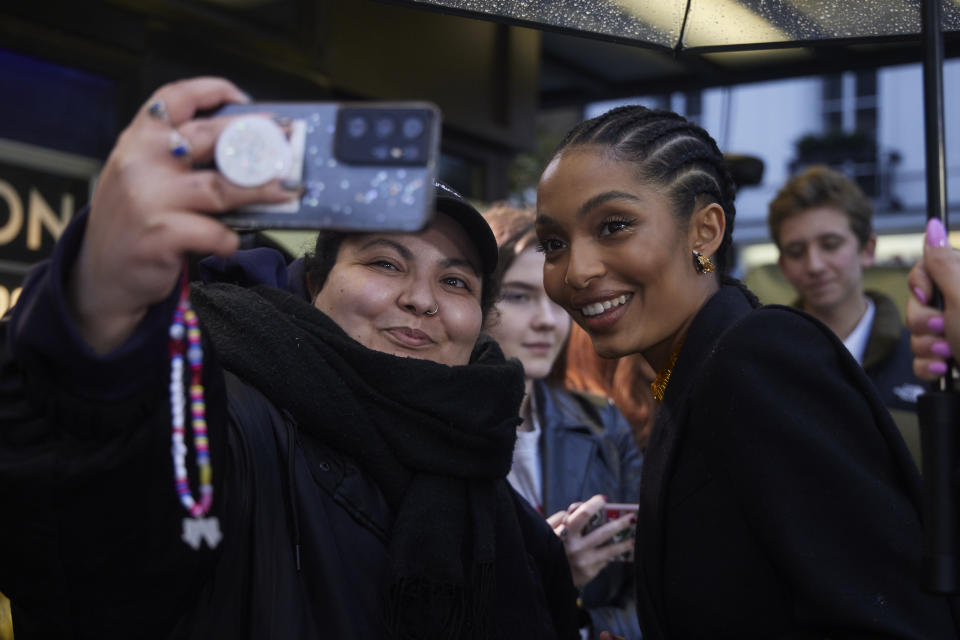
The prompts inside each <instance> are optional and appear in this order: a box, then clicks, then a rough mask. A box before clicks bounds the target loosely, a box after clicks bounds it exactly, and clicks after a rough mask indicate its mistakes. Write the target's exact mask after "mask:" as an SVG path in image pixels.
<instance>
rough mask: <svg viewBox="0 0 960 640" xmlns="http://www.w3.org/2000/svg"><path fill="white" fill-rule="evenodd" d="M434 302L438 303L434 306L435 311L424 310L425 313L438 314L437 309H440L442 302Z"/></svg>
mask: <svg viewBox="0 0 960 640" xmlns="http://www.w3.org/2000/svg"><path fill="white" fill-rule="evenodd" d="M433 304H435V305H436V306H435V307H434V308H433V311H424V312H423V313H424V314H425V315H428V316H435V315H437V311H440V303H439V302H434V303H433Z"/></svg>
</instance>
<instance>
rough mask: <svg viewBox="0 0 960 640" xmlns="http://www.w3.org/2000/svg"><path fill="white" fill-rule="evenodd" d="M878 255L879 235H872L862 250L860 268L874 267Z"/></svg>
mask: <svg viewBox="0 0 960 640" xmlns="http://www.w3.org/2000/svg"><path fill="white" fill-rule="evenodd" d="M876 253H877V234H875V233H871V234H870V237H869V238H867V241H866V242H864V243H863V247H861V248H860V266H861V267H872V266H873V263H874V262H875V258H876Z"/></svg>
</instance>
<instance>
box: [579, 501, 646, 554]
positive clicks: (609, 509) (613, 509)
mask: <svg viewBox="0 0 960 640" xmlns="http://www.w3.org/2000/svg"><path fill="white" fill-rule="evenodd" d="M639 508H640V505H638V504H629V503H621V502H610V503H607V505H606V506H604V508H603V509H601V510H600V511H598V512H597V513H595V514H594V515H593V517H592V518H590V521H589V522H587V525H586V526H585V527H584V528H583V534H584V535H586V534H587V533H589V532H590V531H593V530H594V529H596V528H597V527H599V526H602V525H604V524H606V523H608V522H610V521H611V520H616V519H617V518H620V517H622V516H625V515H627V514H629V513H632V514H636V513H637V511H638V510H639ZM636 531H637V528H636V525H630V526H629V527H627V528H625V529H621V530H620V531H619V532H617V533H615V534H614V535H613V537H612V538H610V539H609V540H607V541H606V542H605V543H604V545H607V544H613V543H615V542H621V541H623V540H627V539H632V538H633V537H634V535H635V534H636ZM613 560H614V561H615V562H632V561H633V551H632V550H631V551H627V552H626V553H623V554H621V555H619V556H617V557H616V558H614V559H613Z"/></svg>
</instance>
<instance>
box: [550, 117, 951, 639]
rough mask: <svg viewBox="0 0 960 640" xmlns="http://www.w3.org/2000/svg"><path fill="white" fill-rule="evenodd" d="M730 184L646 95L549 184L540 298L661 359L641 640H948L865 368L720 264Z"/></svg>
mask: <svg viewBox="0 0 960 640" xmlns="http://www.w3.org/2000/svg"><path fill="white" fill-rule="evenodd" d="M733 199H734V188H733V185H732V182H731V180H730V179H729V176H728V173H727V171H726V168H725V167H724V164H723V159H722V156H721V154H720V151H719V150H718V149H717V146H716V143H715V142H714V141H713V139H712V138H711V137H710V136H709V135H708V134H707V133H706V132H705V131H703V130H702V129H701V128H699V127H697V126H695V125H693V124H691V123H689V122H687V121H686V120H685V119H683V118H682V117H680V116H678V115H676V114H673V113H670V112H664V111H652V110H648V109H645V108H643V107H622V108H618V109H614V110H612V111H610V112H608V113H606V114H604V115H602V116H600V117H597V118H594V119H592V120H588V121H586V122H584V123H581V124H580V125H578V126H577V127H576V128H574V129H573V130H572V131H571V132H570V133H569V134H568V136H567V138H566V139H565V141H564V142H563V143H562V144H561V146H560V149H559V150H558V152H557V153H556V155H555V156H554V157H553V159H552V161H551V162H550V164H549V165H548V167H547V168H546V170H545V171H544V173H543V176H542V177H541V180H540V185H539V190H538V203H537V235H538V237H539V239H540V242H541V245H542V247H543V249H544V251H545V264H544V287H545V289H546V291H547V294H548V295H549V296H550V298H551V299H553V300H554V301H555V302H557V303H558V304H560V305H561V306H562V307H563V308H564V309H566V311H567V312H568V313H569V314H570V315H571V316H572V317H573V319H574V320H575V321H576V322H577V323H578V324H579V325H580V326H581V327H583V328H584V329H585V330H586V331H587V333H589V334H590V337H591V340H592V341H593V345H594V348H595V349H596V351H597V353H598V354H600V355H601V356H603V357H607V358H616V357H621V356H625V355H628V354H632V353H641V354H642V355H643V356H644V358H646V359H647V361H648V362H649V363H650V364H651V366H652V367H653V369H654V370H655V371H657V378H656V380H655V381H654V383H653V385H652V388H653V393H654V397H655V399H656V400H657V402H658V403H659V407H658V409H657V412H656V421H655V426H654V428H653V432H652V433H651V436H650V441H649V445H648V448H647V451H646V454H645V460H644V469H643V479H642V483H641V495H640V515H639V522H638V525H637V544H636V576H637V595H638V605H637V608H638V612H639V616H640V623H641V626H642V628H643V635H644V638H645V639H646V640H655V639H659V638H745V637H751V638H753V637H756V638H785V637H832V638H842V637H879V636H884V637H900V638H955V637H956V630H955V627H954V621H953V619H952V617H951V611H950V607H949V604H948V601H947V599H946V598H942V597H937V596H932V595H929V594H927V593H925V592H924V591H923V590H922V589H921V588H920V584H919V576H920V558H921V547H922V532H921V526H920V516H919V500H918V496H919V492H918V474H917V470H916V468H915V467H914V465H913V463H912V462H911V460H910V457H909V454H908V453H907V450H906V447H905V445H904V443H903V441H902V439H901V438H900V436H899V434H898V432H897V429H896V427H895V426H894V424H893V422H892V421H891V419H890V417H889V415H888V414H887V412H886V411H885V410H884V408H883V406H882V404H881V403H880V401H879V400H878V398H877V395H876V393H875V391H874V390H873V389H872V387H871V386H870V382H869V380H868V379H867V378H866V377H865V376H864V374H863V372H862V371H861V369H860V367H859V366H858V365H857V363H856V362H855V361H854V360H853V359H852V358H851V357H850V355H849V353H848V352H847V351H846V349H845V348H844V346H843V344H842V343H840V341H839V340H838V339H837V338H836V337H835V336H834V335H833V334H832V332H831V331H830V330H829V329H828V328H826V327H825V326H824V325H822V324H820V323H819V322H817V321H815V320H813V319H812V318H811V317H810V316H807V315H805V314H803V313H802V312H798V311H795V310H792V309H788V308H786V307H760V306H759V305H758V303H757V301H756V298H755V297H754V296H753V295H752V294H750V293H749V292H748V291H747V290H746V289H745V288H744V287H743V286H742V285H740V284H739V283H737V282H736V281H732V280H729V279H727V278H726V277H725V276H724V274H725V273H726V270H727V268H728V266H729V262H730V260H731V255H730V251H731V234H732V231H733V221H734V213H735V209H734V205H733Z"/></svg>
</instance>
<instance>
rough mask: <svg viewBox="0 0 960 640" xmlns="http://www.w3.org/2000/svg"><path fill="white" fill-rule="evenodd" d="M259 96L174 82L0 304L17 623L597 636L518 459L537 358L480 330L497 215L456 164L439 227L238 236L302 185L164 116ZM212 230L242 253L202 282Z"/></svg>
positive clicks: (63, 627) (250, 634)
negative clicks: (244, 209)
mask: <svg viewBox="0 0 960 640" xmlns="http://www.w3.org/2000/svg"><path fill="white" fill-rule="evenodd" d="M243 99H244V96H243V95H242V94H241V93H240V92H239V91H238V90H237V89H236V87H234V86H233V85H232V84H230V83H229V82H226V81H224V80H220V79H215V78H204V79H197V80H191V81H184V82H181V83H176V84H173V85H168V86H166V87H163V88H161V89H160V90H159V91H158V92H157V93H156V94H155V95H154V97H153V98H152V99H151V101H150V102H148V103H147V104H145V105H144V107H143V109H141V111H140V113H139V115H138V116H137V117H136V118H135V119H134V121H133V122H132V123H131V125H130V126H129V127H128V128H127V130H126V131H125V132H124V134H123V135H122V136H121V137H120V139H119V140H118V142H117V146H116V147H115V148H114V150H113V152H112V154H111V156H110V159H109V160H108V162H107V164H106V166H105V167H104V171H103V174H102V178H101V180H100V181H99V184H98V186H97V190H96V192H95V194H94V198H93V202H92V204H91V206H90V207H89V209H88V210H85V211H84V212H83V213H81V214H80V215H79V216H78V217H77V218H76V219H75V221H74V222H73V223H72V224H71V225H70V227H69V228H68V229H67V231H66V232H65V233H64V235H63V237H62V238H61V239H60V243H59V244H58V246H57V249H56V251H55V256H56V257H55V258H54V259H53V262H52V263H49V264H44V265H43V266H42V267H41V268H39V269H37V270H36V271H34V272H33V273H32V274H31V276H30V278H29V279H28V282H26V283H25V286H24V293H23V298H22V302H21V304H18V306H17V307H16V310H15V312H14V314H13V316H12V318H11V319H10V320H9V327H7V326H6V325H0V329H7V328H8V329H9V331H8V337H9V340H8V347H9V348H8V349H7V350H5V351H4V353H3V357H4V360H3V361H2V362H0V392H2V394H3V397H4V399H5V401H4V402H3V403H0V452H2V455H0V496H2V498H3V500H2V503H3V505H4V526H3V527H0V548H3V549H4V550H5V551H6V554H5V558H4V560H3V565H2V571H0V590H3V592H4V593H6V594H7V595H8V596H9V597H10V598H11V602H12V603H13V619H14V624H15V625H17V626H16V628H15V632H16V634H17V637H20V636H21V635H22V636H23V637H24V638H30V637H64V636H67V635H75V632H76V630H77V629H82V630H83V631H82V633H83V635H85V636H88V637H96V638H130V637H151V638H177V639H181V638H210V637H216V638H251V639H252V638H292V639H293V638H296V639H299V638H304V639H306V638H319V637H331V638H409V639H426V638H430V639H434V638H438V639H447V640H459V639H461V638H463V639H469V640H486V639H493V638H502V637H524V638H526V637H529V638H543V639H549V640H553V639H557V640H561V639H562V640H573V639H575V638H576V637H577V620H576V591H575V589H574V587H573V584H572V581H571V577H570V570H569V568H568V565H567V563H566V561H565V558H564V553H563V547H562V545H561V543H560V541H559V540H558V539H557V537H556V536H555V535H554V534H553V532H552V531H551V529H550V527H549V526H548V525H547V524H546V523H545V522H544V521H543V518H542V517H541V516H539V515H538V514H537V513H536V512H535V511H534V510H533V509H531V508H530V507H529V506H528V505H527V504H526V503H525V502H524V501H523V500H522V499H521V498H520V497H519V496H517V495H516V493H515V492H513V491H512V490H511V489H510V487H509V485H508V483H507V481H506V475H507V472H508V471H509V468H510V461H511V452H512V448H513V442H514V438H515V434H516V424H517V422H518V421H519V420H518V418H517V413H518V410H519V406H520V401H521V399H522V396H523V375H522V371H521V369H520V367H519V366H518V365H517V364H516V363H513V362H509V361H507V360H506V359H505V358H504V356H503V354H502V352H501V351H500V349H499V348H498V347H497V345H496V344H495V343H494V342H493V341H492V340H490V339H489V338H487V337H485V336H482V335H481V334H480V329H481V325H482V320H483V316H484V313H485V312H486V310H487V308H488V306H489V303H490V301H492V299H493V296H494V295H495V286H494V279H493V275H492V274H493V271H494V268H495V266H496V262H497V247H496V241H495V239H494V237H493V233H492V232H491V230H490V228H489V227H488V226H487V224H486V223H485V222H484V220H483V218H482V217H481V216H480V214H479V213H478V212H477V211H476V210H475V209H474V208H473V207H472V206H470V205H469V204H468V203H467V202H466V201H465V200H464V199H463V198H462V197H460V196H459V195H458V194H456V193H455V192H453V191H452V190H450V189H448V188H446V187H443V186H442V185H437V186H436V187H435V196H436V214H437V215H436V216H435V217H434V218H433V219H432V221H431V222H430V223H429V224H428V225H427V227H426V228H425V229H423V230H421V231H418V232H415V233H387V232H377V231H374V232H369V233H338V232H330V233H324V234H322V235H321V236H320V237H319V238H318V241H317V251H316V253H315V255H314V256H312V258H311V259H310V260H309V261H307V263H296V264H294V265H291V268H290V270H289V271H288V270H287V269H286V264H285V263H284V261H283V256H282V255H281V254H280V253H279V252H276V251H273V250H271V249H267V248H259V249H254V250H251V251H248V252H239V253H237V254H236V255H235V254H234V252H235V250H236V246H237V239H236V237H235V235H234V234H233V232H232V231H231V230H230V229H228V228H226V227H224V226H223V225H221V224H220V223H219V222H218V221H217V220H216V219H215V218H213V217H211V216H210V215H209V212H210V211H220V210H229V209H232V208H234V207H238V206H242V205H244V204H247V203H251V202H261V201H264V200H271V199H272V200H279V199H281V196H283V197H284V198H288V197H289V192H288V191H286V190H285V189H283V188H282V186H281V185H279V184H275V183H271V184H268V185H266V186H264V187H259V188H239V187H237V186H236V185H230V184H227V183H226V182H223V178H222V176H220V175H218V174H216V173H215V172H209V171H205V170H204V169H202V168H200V167H197V168H194V167H191V166H190V163H188V162H184V160H183V158H180V157H174V156H173V155H171V154H170V152H169V151H168V145H169V140H170V131H169V129H170V126H171V125H170V123H169V122H166V121H165V119H169V120H171V121H173V122H176V123H177V125H178V126H179V130H180V132H181V135H183V136H186V137H189V136H190V135H191V132H195V131H196V130H195V129H192V128H191V126H192V124H193V123H194V121H193V119H192V116H193V114H194V113H195V112H196V111H197V110H201V109H205V108H208V107H211V106H214V105H218V104H220V103H222V102H234V101H242V100H243ZM157 105H159V107H158V106H157ZM158 114H161V115H162V118H161V117H160V116H158ZM204 126H206V127H209V128H212V129H213V130H215V131H219V130H221V129H222V127H223V126H226V125H225V121H224V120H223V119H222V118H214V119H205V122H204ZM215 138H216V136H215V135H208V136H203V137H199V136H198V137H194V138H193V139H191V140H190V143H191V147H192V154H193V155H194V157H196V158H197V159H198V162H202V161H203V160H202V159H204V158H209V157H210V153H211V147H212V145H213V141H214V140H215ZM207 181H209V182H212V183H213V185H210V184H208V182H207ZM198 185H199V186H198ZM204 186H207V187H209V188H210V189H212V190H213V191H214V192H216V194H217V195H216V196H211V195H210V193H208V192H207V191H206V190H205V189H204V188H202V187H204ZM186 187H190V188H186ZM145 191H149V197H147V196H144V193H145ZM213 203H216V204H213ZM188 251H196V252H201V253H213V254H215V256H219V257H213V258H210V259H208V261H205V262H204V263H203V264H202V265H201V271H202V272H203V273H204V274H205V275H206V277H207V279H208V282H207V283H206V284H200V283H197V284H195V285H194V286H193V287H192V288H190V289H187V287H185V286H184V287H183V291H184V292H183V294H182V297H181V294H180V291H181V288H180V287H178V286H177V282H178V281H182V282H184V283H185V277H184V276H182V274H181V273H180V271H181V268H182V267H181V265H182V264H183V258H184V256H185V254H186V253H187V252H188ZM211 279H212V280H216V281H210V280H211ZM238 283H242V285H241V284H238ZM118 296H119V297H118ZM188 302H189V304H188ZM184 309H185V311H184ZM171 318H172V320H171ZM184 343H187V345H184ZM183 346H186V347H187V348H186V349H185V350H186V352H187V353H186V354H181V353H180V351H179V350H178V348H179V347H183ZM184 361H186V363H185V362H184ZM185 369H186V371H184V370H185ZM28 371H29V372H30V373H29V374H28V373H27V372H28ZM188 375H189V376H190V379H189V380H188V381H185V380H184V378H185V377H186V376H188ZM185 382H186V384H185ZM187 394H189V412H188V411H187V410H186V408H185V406H184V405H185V403H184V402H183V398H184V397H185V396H186V395H187ZM187 418H189V422H188V420H187ZM185 423H186V424H185ZM188 426H189V427H192V431H193V433H192V435H193V443H192V444H193V451H191V452H190V454H188V446H187V445H188V437H187V436H188V434H189V433H190V430H191V429H188V428H187V427H188ZM171 475H172V476H173V477H172V478H171V477H170V476H171ZM197 485H199V491H196V489H194V487H196V486H197ZM195 491H196V493H197V494H198V497H197V498H194V492H195ZM55 523H56V524H55ZM14 550H15V552H14ZM51 585H56V588H51ZM70 585H82V588H79V587H78V588H71V587H70ZM68 602H69V603H70V606H65V605H66V603H68ZM148 625H149V628H147V626H148Z"/></svg>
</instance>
